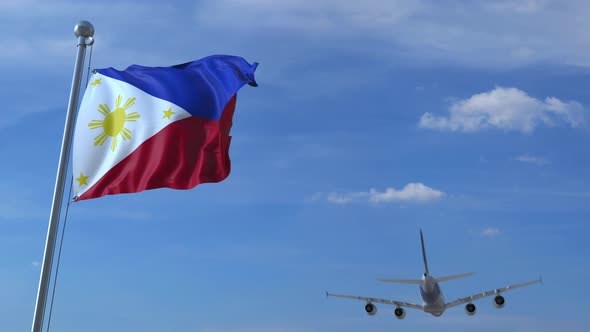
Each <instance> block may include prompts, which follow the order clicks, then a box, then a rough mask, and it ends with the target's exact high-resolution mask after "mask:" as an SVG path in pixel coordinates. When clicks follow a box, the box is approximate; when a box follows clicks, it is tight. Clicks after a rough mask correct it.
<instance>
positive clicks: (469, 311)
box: [465, 303, 477, 316]
mask: <svg viewBox="0 0 590 332" xmlns="http://www.w3.org/2000/svg"><path fill="white" fill-rule="evenodd" d="M475 312H477V308H476V307H475V304H473V303H467V305H465V313H467V314H468V315H469V316H473V315H475Z"/></svg>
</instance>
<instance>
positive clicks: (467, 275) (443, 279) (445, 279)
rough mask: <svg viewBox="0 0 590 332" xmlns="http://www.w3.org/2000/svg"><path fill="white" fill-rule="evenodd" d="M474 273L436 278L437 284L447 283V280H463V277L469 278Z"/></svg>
mask: <svg viewBox="0 0 590 332" xmlns="http://www.w3.org/2000/svg"><path fill="white" fill-rule="evenodd" d="M474 274H475V272H468V273H462V274H455V275H452V276H446V277H440V278H436V281H437V282H441V281H447V280H453V279H459V278H464V277H469V276H472V275H474Z"/></svg>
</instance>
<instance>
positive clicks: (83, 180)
mask: <svg viewBox="0 0 590 332" xmlns="http://www.w3.org/2000/svg"><path fill="white" fill-rule="evenodd" d="M76 181H78V187H82V186H84V185H86V186H87V185H88V177H87V176H85V175H84V174H83V173H82V172H80V177H79V178H77V179H76Z"/></svg>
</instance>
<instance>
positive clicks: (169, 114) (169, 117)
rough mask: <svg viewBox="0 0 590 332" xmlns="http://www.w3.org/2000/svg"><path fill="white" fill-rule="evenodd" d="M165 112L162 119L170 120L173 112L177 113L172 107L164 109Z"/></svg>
mask: <svg viewBox="0 0 590 332" xmlns="http://www.w3.org/2000/svg"><path fill="white" fill-rule="evenodd" d="M162 112H164V116H163V117H162V119H168V120H172V118H171V116H172V114H176V112H173V111H172V107H170V108H169V109H167V110H165V111H162Z"/></svg>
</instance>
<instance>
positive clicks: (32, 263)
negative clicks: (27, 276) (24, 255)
mask: <svg viewBox="0 0 590 332" xmlns="http://www.w3.org/2000/svg"><path fill="white" fill-rule="evenodd" d="M31 265H32V266H33V267H39V266H41V263H40V262H38V261H33V262H31Z"/></svg>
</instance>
